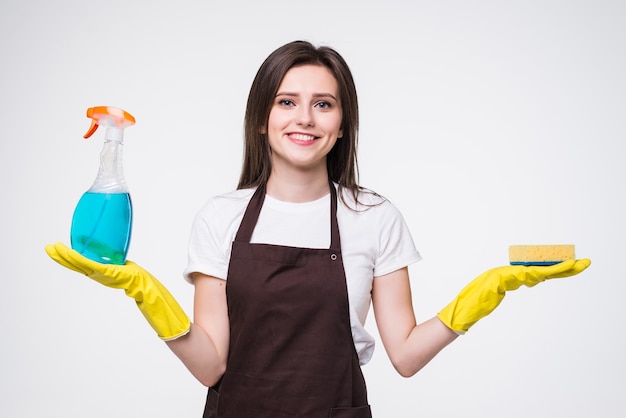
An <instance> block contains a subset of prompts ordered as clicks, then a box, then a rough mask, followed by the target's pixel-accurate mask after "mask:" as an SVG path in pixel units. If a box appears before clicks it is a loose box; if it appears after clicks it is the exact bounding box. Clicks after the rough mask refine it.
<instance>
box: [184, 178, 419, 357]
mask: <svg viewBox="0 0 626 418" xmlns="http://www.w3.org/2000/svg"><path fill="white" fill-rule="evenodd" d="M253 193H254V189H243V190H236V191H233V192H230V193H227V194H224V195H220V196H215V197H212V198H211V199H209V200H208V202H207V203H206V204H205V205H204V207H203V208H202V209H201V210H200V212H199V213H198V214H197V216H196V218H195V220H194V223H193V227H192V231H191V237H190V240H189V260H188V265H187V267H186V268H185V271H184V277H185V279H186V280H187V281H190V282H191V279H190V275H191V274H192V273H194V272H199V273H203V274H206V275H209V276H214V277H217V278H220V279H224V280H226V276H227V272H228V263H229V261H230V250H231V245H232V242H233V241H234V239H235V235H236V233H237V230H238V229H239V224H240V223H241V220H242V218H243V214H244V212H245V210H246V207H247V205H248V202H249V201H250V198H251V197H252V194H253ZM348 195H349V193H345V197H346V200H347V201H348V204H350V207H352V208H355V205H354V201H353V199H352V198H351V197H348ZM359 201H360V202H362V203H364V204H365V205H372V204H373V205H374V206H371V207H369V208H368V207H366V206H364V205H362V206H359V207H358V208H357V210H356V211H355V210H352V209H349V208H348V207H346V206H345V205H344V204H343V203H342V200H341V199H338V202H337V222H338V225H339V234H340V237H341V253H342V256H343V262H344V269H345V273H346V282H347V288H348V300H349V303H350V321H351V326H352V337H353V339H354V345H355V348H356V351H357V353H358V355H359V360H360V363H361V364H362V365H363V364H365V363H367V362H368V361H369V360H370V359H371V357H372V354H373V352H374V338H373V337H372V336H371V335H370V334H369V333H368V332H367V331H366V330H365V328H364V325H365V320H366V318H367V314H368V311H369V308H370V304H371V290H372V281H373V279H374V277H377V276H382V275H384V274H387V273H391V272H393V271H395V270H398V269H400V268H403V267H406V266H408V265H409V264H411V263H414V262H417V261H419V260H420V259H421V256H420V254H419V253H418V252H417V250H416V248H415V245H414V243H413V239H412V237H411V234H410V232H409V229H408V227H407V225H406V223H405V221H404V219H403V218H402V215H401V214H400V212H399V211H398V210H397V208H396V207H395V206H393V205H392V204H391V203H390V202H389V201H387V200H385V199H383V198H381V197H379V196H376V195H374V194H372V193H368V192H363V193H361V195H360V197H359ZM329 213H330V194H329V195H326V196H325V197H323V198H321V199H318V200H315V201H312V202H306V203H290V202H282V201H279V200H276V199H274V198H272V197H271V196H269V195H267V196H266V197H265V201H264V203H263V207H262V209H261V213H260V215H259V219H258V221H257V225H256V227H255V229H254V232H253V234H252V238H251V242H252V243H264V244H274V245H284V246H291V247H303V248H329V247H330V217H329Z"/></svg>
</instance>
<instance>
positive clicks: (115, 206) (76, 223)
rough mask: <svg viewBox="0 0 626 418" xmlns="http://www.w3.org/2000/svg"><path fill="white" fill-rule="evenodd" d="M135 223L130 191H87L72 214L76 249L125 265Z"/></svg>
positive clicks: (72, 238)
mask: <svg viewBox="0 0 626 418" xmlns="http://www.w3.org/2000/svg"><path fill="white" fill-rule="evenodd" d="M132 223H133V215H132V203H131V200H130V195H129V194H128V193H93V192H86V193H85V194H83V196H82V197H81V198H80V200H79V202H78V205H76V209H75V210H74V216H73V217H72V229H71V234H70V235H71V237H70V238H71V244H72V248H73V249H74V250H76V251H78V252H79V253H81V254H82V255H84V256H85V257H87V258H89V259H91V260H94V261H97V262H99V263H105V264H124V263H125V262H126V254H127V253H128V246H129V244H130V235H131V229H132Z"/></svg>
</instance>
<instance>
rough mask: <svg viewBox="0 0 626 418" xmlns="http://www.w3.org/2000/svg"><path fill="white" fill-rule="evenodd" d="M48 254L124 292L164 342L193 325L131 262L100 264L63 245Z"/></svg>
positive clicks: (164, 291)
mask: <svg viewBox="0 0 626 418" xmlns="http://www.w3.org/2000/svg"><path fill="white" fill-rule="evenodd" d="M46 253H48V255H49V256H50V258H52V259H53V260H54V261H56V262H57V263H59V264H61V265H62V266H64V267H67V268H69V269H70V270H74V271H76V272H78V273H82V274H84V275H86V276H88V277H90V278H91V279H93V280H95V281H97V282H98V283H101V284H103V285H105V286H107V287H112V288H115V289H124V291H125V292H126V295H128V296H129V297H131V298H133V299H134V300H135V302H136V303H137V307H138V308H139V310H141V312H142V313H143V315H144V317H145V318H146V320H147V321H148V323H150V325H151V326H152V328H153V329H154V330H155V331H156V332H157V334H158V336H159V337H160V338H161V339H163V340H173V339H175V338H178V337H180V336H182V335H185V334H186V333H188V332H189V329H190V327H191V322H190V321H189V318H188V317H187V315H186V314H185V312H184V311H183V309H182V308H181V307H180V305H179V304H178V302H177V301H176V299H174V297H173V296H172V295H171V294H170V292H169V291H168V290H167V289H166V288H165V286H163V285H162V284H161V283H160V282H159V281H158V280H157V279H156V278H155V277H154V276H152V275H151V274H150V273H149V272H148V271H146V270H144V269H143V268H141V267H140V266H138V265H137V264H135V263H133V262H132V261H126V264H125V265H117V264H101V263H98V262H96V261H92V260H90V259H88V258H86V257H83V256H82V255H81V254H79V253H78V252H77V251H75V250H72V249H69V248H68V247H66V246H65V245H63V244H61V243H56V244H49V245H47V246H46Z"/></svg>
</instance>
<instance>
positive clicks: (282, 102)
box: [276, 99, 295, 107]
mask: <svg viewBox="0 0 626 418" xmlns="http://www.w3.org/2000/svg"><path fill="white" fill-rule="evenodd" d="M276 103H277V104H278V105H279V106H284V107H291V106H295V103H294V102H293V100H289V99H279V100H278V101H277V102H276Z"/></svg>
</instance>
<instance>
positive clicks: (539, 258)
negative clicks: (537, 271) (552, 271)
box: [509, 244, 576, 266]
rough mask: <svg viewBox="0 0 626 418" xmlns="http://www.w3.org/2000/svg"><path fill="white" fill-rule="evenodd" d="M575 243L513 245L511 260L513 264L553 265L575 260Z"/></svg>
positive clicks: (510, 250)
mask: <svg viewBox="0 0 626 418" xmlns="http://www.w3.org/2000/svg"><path fill="white" fill-rule="evenodd" d="M575 259H576V255H575V253H574V246H573V245H569V244H568V245H511V246H510V247H509V262H510V263H511V265H513V266H551V265H553V264H558V263H560V262H562V261H565V260H575Z"/></svg>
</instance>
